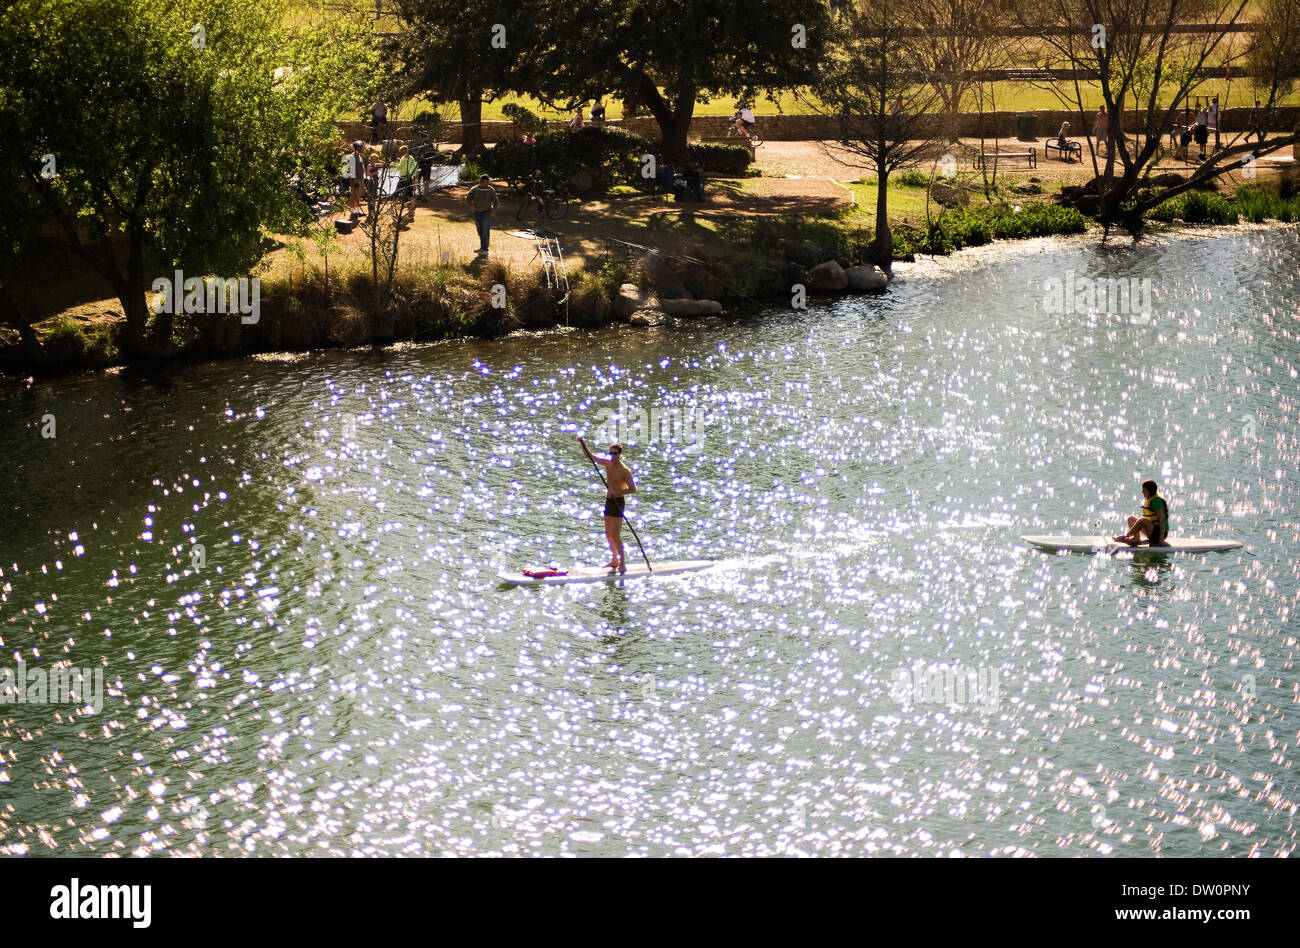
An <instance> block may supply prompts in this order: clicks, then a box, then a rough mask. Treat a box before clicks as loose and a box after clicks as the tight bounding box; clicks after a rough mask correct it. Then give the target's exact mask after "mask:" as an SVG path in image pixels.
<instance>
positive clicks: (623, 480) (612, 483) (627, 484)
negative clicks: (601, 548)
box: [578, 435, 636, 573]
mask: <svg viewBox="0 0 1300 948" xmlns="http://www.w3.org/2000/svg"><path fill="white" fill-rule="evenodd" d="M578 444H580V445H582V453H583V454H585V455H586V456H587V460H588V461H591V462H593V463H595V464H603V465H604V466H605V539H606V540H607V541H608V542H609V552H610V556H611V559H610V561H609V562H608V563H606V564H605V565H606V566H608V567H609V568H610V569H611V570H614V571H617V572H620V573H626V572H627V560H626V558H625V557H624V555H623V508H624V507H625V506H626V505H627V501H626V500H625V499H624V497H625V495H627V494H635V493H636V484H634V483H633V482H632V471H631V470H630V469H629V468H628V466H627V465H626V464H624V463H623V446H622V445H621V444H617V443H616V444H611V445H610V446H609V457H607V458H603V457H601V456H600V455H598V454H592V453H591V451H590V449H588V447H587V442H586V441H585V440H584V439H583V437H582V435H578Z"/></svg>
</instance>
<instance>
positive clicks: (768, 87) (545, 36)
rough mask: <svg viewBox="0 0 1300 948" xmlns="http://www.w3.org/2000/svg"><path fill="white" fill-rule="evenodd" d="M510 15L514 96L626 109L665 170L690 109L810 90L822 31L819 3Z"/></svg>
mask: <svg viewBox="0 0 1300 948" xmlns="http://www.w3.org/2000/svg"><path fill="white" fill-rule="evenodd" d="M512 16H513V17H515V21H516V23H518V24H519V26H518V27H516V31H517V32H515V33H512V34H511V35H512V38H511V39H510V42H511V43H519V44H520V47H519V48H520V49H521V50H522V54H521V57H520V60H519V61H518V64H517V76H516V80H515V86H516V88H517V89H518V91H520V92H524V93H531V94H534V95H536V96H537V97H538V98H540V99H541V100H542V101H543V102H545V103H546V104H548V105H551V106H553V107H557V108H561V109H572V108H574V107H576V106H577V105H579V104H581V103H583V102H586V101H590V100H591V99H594V98H595V97H596V96H614V97H615V98H620V99H622V100H623V101H624V102H629V101H630V102H633V103H635V104H636V105H637V106H638V107H640V108H643V109H645V110H646V111H648V112H649V113H650V114H651V115H652V116H653V117H654V119H655V122H656V123H657V124H658V126H659V131H660V135H661V136H662V138H663V144H664V150H665V152H666V154H667V157H668V158H669V160H673V161H680V160H684V159H685V158H686V141H687V134H688V132H689V129H690V125H691V118H692V116H693V115H694V112H695V105H696V103H697V102H698V101H706V102H707V101H708V100H709V98H710V97H711V96H714V95H719V96H736V95H744V96H747V97H748V96H753V95H756V94H758V93H769V94H774V93H776V92H777V91H778V90H784V89H790V88H796V87H801V86H806V85H808V84H809V83H811V82H812V81H813V80H814V79H815V78H816V76H817V70H818V67H819V65H820V62H821V59H822V56H823V52H824V48H825V44H826V41H827V39H828V34H829V32H830V22H831V20H830V15H829V7H828V5H827V4H826V2H825V0H765V2H762V3H754V2H752V0H595V2H592V3H581V4H579V3H573V2H572V0H525V2H524V4H523V6H522V7H521V8H519V9H517V10H516V11H515V12H514V13H512Z"/></svg>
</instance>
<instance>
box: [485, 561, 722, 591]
mask: <svg viewBox="0 0 1300 948" xmlns="http://www.w3.org/2000/svg"><path fill="white" fill-rule="evenodd" d="M652 565H653V566H654V569H653V570H648V569H646V566H645V563H644V562H641V563H637V564H636V565H632V564H628V567H627V572H626V573H611V572H610V571H609V567H608V566H574V567H572V568H570V569H569V571H568V572H567V573H565V574H564V575H563V576H544V577H541V578H540V579H538V578H534V577H532V576H525V575H524V574H523V573H522V572H521V571H519V570H517V569H516V570H510V569H503V570H501V572H499V573H497V575H498V576H500V577H501V578H502V579H504V580H505V581H506V582H507V583H518V584H519V585H521V586H560V585H563V584H565V583H596V582H600V581H601V580H608V579H640V578H642V577H644V576H671V575H673V574H674V573H692V572H695V571H696V570H701V569H708V568H709V567H710V566H712V565H713V560H664V561H663V562H662V563H654V564H652ZM537 568H538V569H541V567H537Z"/></svg>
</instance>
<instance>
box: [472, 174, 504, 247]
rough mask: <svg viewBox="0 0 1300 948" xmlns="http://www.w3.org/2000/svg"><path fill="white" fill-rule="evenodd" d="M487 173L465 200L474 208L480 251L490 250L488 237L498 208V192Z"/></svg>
mask: <svg viewBox="0 0 1300 948" xmlns="http://www.w3.org/2000/svg"><path fill="white" fill-rule="evenodd" d="M490 180H491V179H490V178H489V177H488V176H487V175H483V177H481V178H479V179H478V184H476V185H474V187H472V188H470V189H469V194H467V195H466V196H465V200H467V201H468V202H469V206H470V207H471V208H473V210H474V227H475V229H476V230H477V231H478V252H479V253H480V254H485V253H487V252H488V238H489V237H490V236H491V235H492V212H493V211H495V210H496V208H497V192H496V188H494V187H492V185H491V184H489V183H488V182H489V181H490Z"/></svg>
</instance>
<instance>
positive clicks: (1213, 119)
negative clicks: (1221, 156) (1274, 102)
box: [1172, 95, 1258, 161]
mask: <svg viewBox="0 0 1300 948" xmlns="http://www.w3.org/2000/svg"><path fill="white" fill-rule="evenodd" d="M1256 104H1258V102H1257V103H1256ZM1210 129H1214V147H1215V148H1216V149H1217V148H1218V147H1219V97H1218V96H1217V95H1216V96H1215V97H1214V98H1213V99H1212V100H1211V101H1210V103H1209V104H1208V105H1203V106H1201V107H1200V108H1199V109H1197V110H1196V113H1195V114H1193V113H1192V110H1191V107H1190V106H1189V107H1187V108H1184V109H1183V114H1182V116H1181V117H1180V118H1179V119H1178V123H1177V124H1176V125H1175V126H1174V128H1173V132H1172V137H1173V144H1174V157H1175V158H1182V159H1183V160H1187V153H1188V146H1189V145H1191V143H1192V141H1193V139H1194V140H1195V141H1196V144H1197V146H1198V147H1199V148H1200V156H1199V157H1200V159H1201V160H1202V161H1204V160H1205V146H1206V144H1207V143H1208V142H1209V140H1210Z"/></svg>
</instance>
